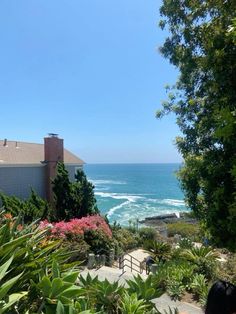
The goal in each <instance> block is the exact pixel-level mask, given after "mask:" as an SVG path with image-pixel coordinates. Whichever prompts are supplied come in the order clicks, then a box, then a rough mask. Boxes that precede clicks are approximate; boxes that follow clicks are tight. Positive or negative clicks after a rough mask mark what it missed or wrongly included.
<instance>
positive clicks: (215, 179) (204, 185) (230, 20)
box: [157, 0, 236, 248]
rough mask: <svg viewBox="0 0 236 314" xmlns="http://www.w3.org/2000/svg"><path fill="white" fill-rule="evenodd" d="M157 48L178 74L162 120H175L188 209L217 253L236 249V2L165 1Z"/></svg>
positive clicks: (180, 174)
mask: <svg viewBox="0 0 236 314" xmlns="http://www.w3.org/2000/svg"><path fill="white" fill-rule="evenodd" d="M160 13H161V16H162V20H161V21H160V27H161V28H162V29H164V28H167V29H168V30H169V33H170V35H169V37H168V38H166V40H165V42H164V44H163V46H162V47H161V48H160V51H161V53H162V54H163V56H164V57H165V58H167V59H169V61H170V62H171V63H172V64H173V65H174V66H176V67H177V68H178V69H179V72H180V76H179V79H178V81H177V82H176V84H175V86H172V87H167V91H168V100H167V101H165V102H163V108H162V109H161V110H159V111H158V112H157V117H158V118H160V117H162V116H163V115H164V114H167V113H169V112H174V113H175V114H176V116H177V124H178V125H179V127H180V130H181V132H182V136H181V137H177V138H176V145H177V147H178V149H179V151H180V153H181V154H182V156H183V158H184V165H183V167H182V169H181V170H180V172H179V178H180V182H181V185H182V188H183V190H184V192H185V198H186V202H187V204H188V205H189V207H190V208H191V209H192V210H193V211H194V213H195V214H196V215H197V216H198V217H199V218H200V219H201V220H202V222H203V223H204V224H205V226H206V228H207V229H208V231H209V232H210V235H211V239H212V241H214V242H215V243H216V244H218V245H224V246H228V247H231V248H233V247H234V248H235V247H236V243H235V238H236V45H235V44H236V31H235V24H236V22H235V16H236V1H233V0H225V1H222V0H205V1H204V0H175V1H170V0H163V5H162V6H161V8H160Z"/></svg>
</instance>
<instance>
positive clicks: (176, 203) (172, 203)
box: [163, 198, 185, 206]
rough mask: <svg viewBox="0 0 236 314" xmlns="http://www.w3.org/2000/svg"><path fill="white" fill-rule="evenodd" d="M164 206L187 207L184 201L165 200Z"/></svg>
mask: <svg viewBox="0 0 236 314" xmlns="http://www.w3.org/2000/svg"><path fill="white" fill-rule="evenodd" d="M163 204H167V205H172V206H185V203H184V201H183V200H175V199H168V198H167V199H164V200H163Z"/></svg>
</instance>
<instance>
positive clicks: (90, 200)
mask: <svg viewBox="0 0 236 314" xmlns="http://www.w3.org/2000/svg"><path fill="white" fill-rule="evenodd" d="M52 185H53V192H54V198H55V208H56V209H55V219H56V221H60V220H70V219H72V218H81V217H84V216H87V215H94V214H98V213H99V210H98V208H97V205H96V198H95V196H94V192H93V189H94V186H93V185H92V183H91V182H89V181H88V180H87V178H86V175H85V174H84V172H83V170H82V169H78V170H77V173H76V175H75V182H71V181H70V179H69V173H68V171H67V170H66V168H65V165H64V164H63V163H59V164H58V166H57V175H56V177H55V178H54V180H53V181H52Z"/></svg>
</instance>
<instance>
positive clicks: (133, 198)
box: [95, 192, 143, 203]
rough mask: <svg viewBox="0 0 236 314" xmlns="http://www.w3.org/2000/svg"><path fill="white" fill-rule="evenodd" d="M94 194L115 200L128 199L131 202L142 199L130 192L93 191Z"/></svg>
mask: <svg viewBox="0 0 236 314" xmlns="http://www.w3.org/2000/svg"><path fill="white" fill-rule="evenodd" d="M95 195H98V196H101V197H110V198H114V199H116V200H128V201H129V202H131V203H133V202H135V201H136V200H138V199H142V198H143V197H141V196H138V195H130V194H121V193H106V192H95Z"/></svg>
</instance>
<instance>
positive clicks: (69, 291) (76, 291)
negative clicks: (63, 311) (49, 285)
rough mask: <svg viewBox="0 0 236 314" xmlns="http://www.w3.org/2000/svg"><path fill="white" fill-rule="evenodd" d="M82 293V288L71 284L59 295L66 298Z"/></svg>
mask: <svg viewBox="0 0 236 314" xmlns="http://www.w3.org/2000/svg"><path fill="white" fill-rule="evenodd" d="M83 293H84V289H82V288H80V287H76V286H72V287H70V288H68V289H66V290H65V291H63V292H62V293H61V294H60V295H61V296H63V297H66V298H75V297H77V296H79V295H81V294H83Z"/></svg>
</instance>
